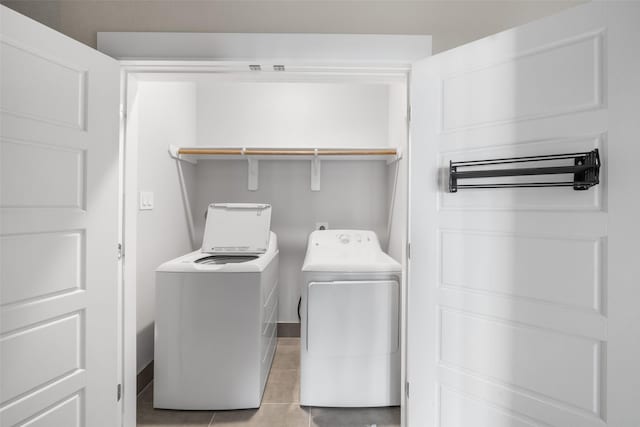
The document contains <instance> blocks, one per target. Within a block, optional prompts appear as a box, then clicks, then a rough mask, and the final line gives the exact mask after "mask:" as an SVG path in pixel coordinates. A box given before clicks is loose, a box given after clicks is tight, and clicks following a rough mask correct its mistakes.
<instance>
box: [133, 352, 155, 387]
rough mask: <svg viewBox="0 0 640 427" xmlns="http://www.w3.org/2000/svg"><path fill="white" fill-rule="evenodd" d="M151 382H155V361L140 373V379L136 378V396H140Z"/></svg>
mask: <svg viewBox="0 0 640 427" xmlns="http://www.w3.org/2000/svg"><path fill="white" fill-rule="evenodd" d="M151 381H153V360H152V361H151V362H149V364H148V365H147V366H145V367H144V368H142V370H141V371H140V372H139V373H138V377H137V378H136V389H137V393H136V394H140V393H141V392H142V390H144V388H145V387H146V386H148V385H149V383H150V382H151Z"/></svg>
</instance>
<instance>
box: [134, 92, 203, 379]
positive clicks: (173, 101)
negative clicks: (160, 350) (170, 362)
mask: <svg viewBox="0 0 640 427" xmlns="http://www.w3.org/2000/svg"><path fill="white" fill-rule="evenodd" d="M195 89H196V86H195V84H194V83H191V82H139V83H138V89H137V102H136V104H135V107H137V109H136V108H134V109H133V111H132V113H133V114H136V117H135V119H136V121H137V141H134V139H135V138H131V136H132V135H129V139H128V141H127V143H135V142H137V145H138V176H137V179H138V188H139V189H140V190H142V191H152V192H153V193H154V204H155V206H154V209H153V210H146V211H138V214H137V230H138V231H137V249H136V258H137V260H136V271H137V274H136V286H137V330H138V342H137V345H138V351H137V358H138V361H137V366H138V371H140V369H142V368H144V367H145V366H146V365H147V364H148V363H149V362H150V361H151V360H153V325H154V318H155V312H154V306H155V275H154V271H155V269H156V268H157V267H158V266H159V265H160V264H161V263H163V262H165V261H168V260H170V259H172V258H175V257H177V256H179V255H183V254H185V253H187V252H190V251H191V250H192V245H191V241H190V237H189V233H188V228H187V217H186V215H185V209H184V205H183V196H182V191H181V188H180V179H179V176H178V169H177V166H176V161H175V160H173V159H172V158H171V157H169V155H168V153H167V148H168V146H169V145H170V144H184V145H193V144H195V140H196V114H195V108H196V101H195V96H196V90H195ZM130 130H131V129H130ZM182 167H183V171H184V175H185V180H186V184H187V187H188V188H189V189H190V190H189V191H190V192H193V188H194V178H195V167H194V166H193V165H190V164H187V163H183V165H182ZM125 262H126V261H125Z"/></svg>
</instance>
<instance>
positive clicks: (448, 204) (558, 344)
mask: <svg viewBox="0 0 640 427" xmlns="http://www.w3.org/2000/svg"><path fill="white" fill-rule="evenodd" d="M639 52H640V4H638V3H635V4H634V3H633V2H630V3H618V2H596V3H592V4H588V5H584V6H580V7H577V8H575V9H571V10H568V11H566V12H564V13H562V14H560V15H557V16H553V17H549V18H547V19H543V20H540V21H537V22H534V23H531V24H529V25H526V26H523V27H519V28H516V29H513V30H509V31H506V32H503V33H500V34H497V35H494V36H491V37H488V38H486V39H482V40H479V41H477V42H474V43H471V44H468V45H465V46H462V47H460V48H457V49H454V50H452V51H449V52H445V53H442V54H439V55H436V56H434V57H431V58H429V59H427V60H424V61H422V62H420V63H418V64H416V66H415V68H414V69H413V72H412V76H411V106H412V123H411V145H410V149H411V153H410V154H411V177H410V203H411V206H410V218H411V220H410V241H411V259H410V263H409V269H410V271H409V274H410V279H409V290H408V304H409V308H408V362H407V363H408V381H409V397H408V400H407V402H408V403H407V406H408V420H409V426H410V427H430V426H437V427H533V426H536V427H538V426H539V427H542V426H545V427H551V426H552V427H596V426H598V427H604V426H611V427H637V426H639V425H640V405H639V404H638V403H639V402H640V387H638V385H639V384H640V365H639V362H640V340H639V339H638V337H639V336H640V309H639V304H640V279H638V278H639V277H640V262H638V258H637V253H638V251H637V242H639V241H640V226H639V225H638V219H639V218H640V196H639V194H640V193H639V192H638V186H637V185H636V184H635V183H634V173H635V169H636V163H637V161H638V159H639V158H640V115H639V111H640V55H639V54H638V53H639ZM594 148H598V149H599V150H600V153H601V157H602V161H603V164H604V167H603V169H602V171H601V184H600V185H598V186H596V187H593V188H591V189H589V190H588V191H574V190H573V189H571V188H566V187H565V188H506V189H505V188H503V189H466V190H464V189H463V190H459V191H458V192H457V193H448V192H447V185H448V166H449V161H450V160H481V159H491V158H501V157H513V156H527V155H543V154H559V153H573V152H581V151H590V150H592V149H594Z"/></svg>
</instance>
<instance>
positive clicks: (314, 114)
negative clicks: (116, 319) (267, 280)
mask: <svg viewBox="0 0 640 427" xmlns="http://www.w3.org/2000/svg"><path fill="white" fill-rule="evenodd" d="M126 65H127V64H126V62H125V66H126ZM149 68H152V69H153V68H156V69H153V70H151V71H149ZM202 68H205V70H203V69H202ZM202 68H201V69H198V67H194V66H193V64H191V65H188V66H186V68H185V66H184V64H182V65H181V66H180V67H175V68H169V69H168V70H167V69H163V68H162V67H154V66H152V67H149V66H145V67H139V66H136V65H133V66H130V67H129V71H128V73H125V79H126V97H127V105H126V131H125V132H126V135H125V141H126V142H125V145H124V147H125V148H124V151H125V156H124V158H125V160H124V165H123V168H124V176H125V179H124V195H125V196H124V197H125V200H124V206H125V209H124V211H125V214H124V236H125V237H124V238H125V247H126V248H127V254H126V255H127V256H126V260H127V261H126V263H125V273H124V275H125V283H126V281H127V276H129V278H130V279H133V280H135V283H137V285H136V288H137V289H136V292H137V296H136V300H137V302H136V323H137V367H136V368H137V371H138V373H140V372H141V371H143V370H144V369H145V367H148V366H149V364H150V363H151V362H152V360H153V356H154V341H153V337H154V319H155V317H156V313H155V312H154V311H155V310H154V298H155V280H156V276H155V274H156V273H155V271H156V269H157V267H158V266H159V265H161V264H162V263H164V262H166V261H168V260H170V259H173V258H176V257H178V256H181V255H184V254H186V253H189V252H192V251H195V250H198V249H200V247H201V246H202V239H203V233H204V227H205V214H206V212H207V208H208V206H209V205H210V204H211V203H266V204H269V205H271V209H272V212H271V231H273V232H274V233H275V234H276V235H277V242H278V248H279V273H278V288H279V291H278V301H277V305H278V307H277V313H278V314H277V321H278V324H279V325H278V326H279V327H278V329H279V332H280V334H285V335H289V336H299V333H300V332H299V321H300V320H299V300H300V298H301V289H302V286H303V273H302V271H301V268H302V265H303V261H304V259H305V252H306V248H307V242H308V238H309V235H310V233H311V232H313V231H314V230H316V229H329V230H371V231H373V232H375V234H376V235H377V237H378V239H379V242H380V246H381V248H382V250H383V251H385V252H386V253H388V254H389V255H390V256H391V257H393V258H394V259H395V260H397V261H398V262H399V263H401V264H402V266H403V270H404V264H405V263H404V259H405V256H404V255H405V247H406V240H407V239H406V236H407V174H408V171H407V165H408V154H409V153H408V152H407V146H408V144H407V140H408V107H407V105H408V99H407V80H408V68H405V67H399V66H381V67H377V68H376V67H372V68H369V67H356V66H353V67H308V66H295V65H288V64H282V63H264V62H263V63H246V64H240V65H238V64H231V65H229V66H228V67H227V68H226V69H223V70H221V69H222V68H225V67H221V66H220V64H216V66H215V67H210V68H214V70H207V69H206V68H207V67H202ZM132 252H134V253H132ZM127 263H128V265H126V264H127ZM401 276H402V278H401V282H402V283H400V292H399V295H398V320H397V328H398V330H397V340H398V348H399V349H400V348H401V344H402V343H403V342H404V339H403V338H402V337H403V336H404V332H403V330H404V326H403V325H404V322H403V319H404V311H403V306H404V290H403V289H404V282H405V280H406V277H405V274H404V273H403V274H402V275H401ZM397 388H398V390H399V389H400V382H398V385H397ZM398 398H399V397H398Z"/></svg>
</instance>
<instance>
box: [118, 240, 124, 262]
mask: <svg viewBox="0 0 640 427" xmlns="http://www.w3.org/2000/svg"><path fill="white" fill-rule="evenodd" d="M123 255H124V253H123V251H122V243H118V259H122V256H123Z"/></svg>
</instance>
